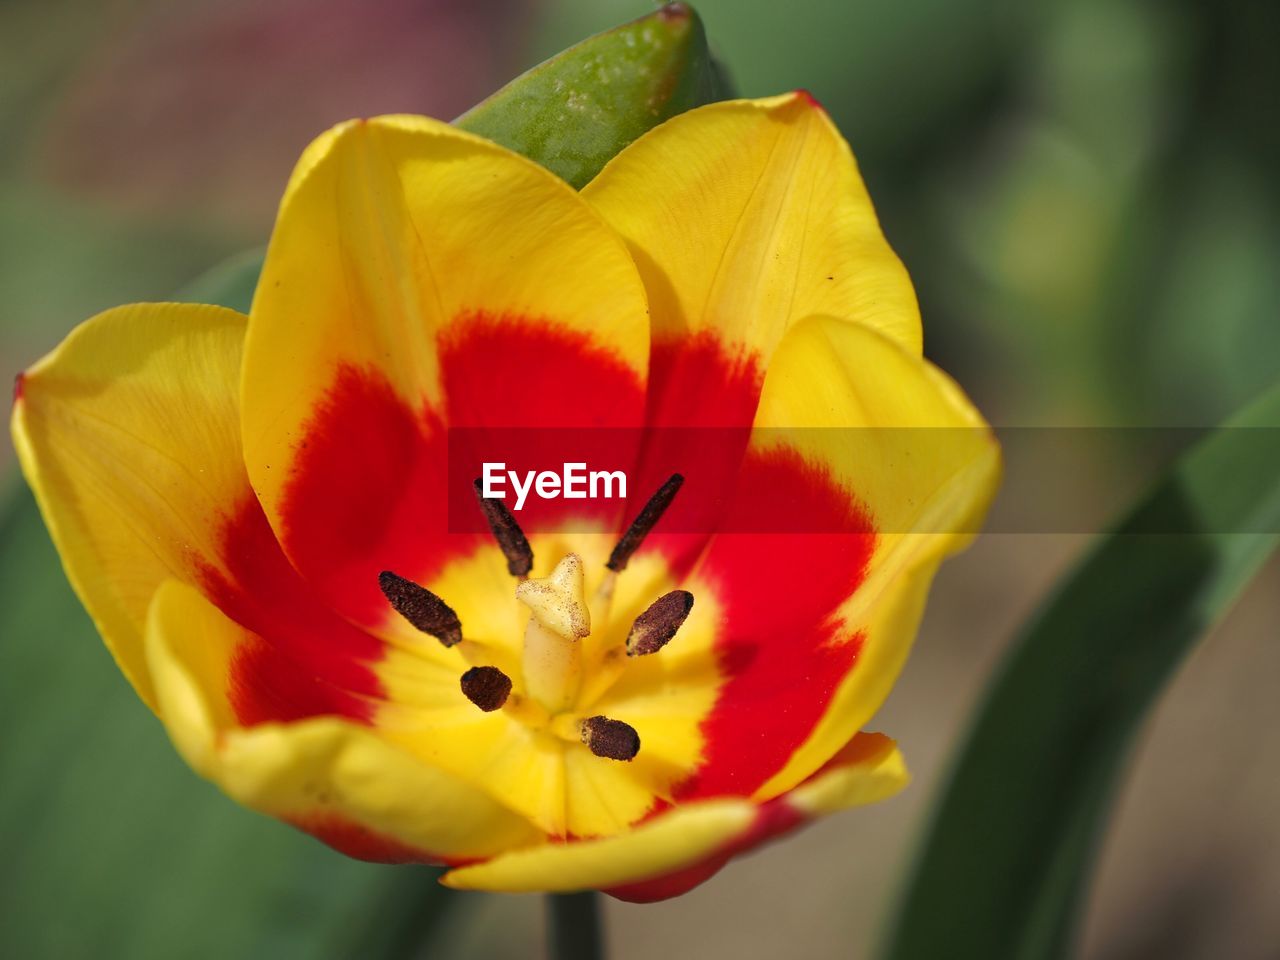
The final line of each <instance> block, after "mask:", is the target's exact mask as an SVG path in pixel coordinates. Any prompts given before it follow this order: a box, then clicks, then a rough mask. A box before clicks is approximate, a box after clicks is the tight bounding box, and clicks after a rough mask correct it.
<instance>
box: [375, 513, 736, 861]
mask: <svg viewBox="0 0 1280 960" xmlns="http://www.w3.org/2000/svg"><path fill="white" fill-rule="evenodd" d="M615 540H616V537H615V536H614V535H612V534H591V533H572V534H570V533H565V534H545V535H535V536H532V537H530V542H531V544H532V546H533V552H534V568H533V570H532V571H531V576H530V578H529V579H527V580H524V581H519V580H517V579H515V578H513V577H512V576H511V575H510V574H509V573H508V572H507V569H506V561H505V558H504V557H503V555H502V553H501V552H500V551H499V550H498V549H497V548H496V547H489V546H485V547H482V548H481V549H479V550H477V551H476V552H475V553H474V554H472V555H471V556H469V557H467V558H465V559H463V560H459V561H456V562H454V563H452V564H450V565H449V566H447V567H446V568H445V569H444V571H443V572H442V573H441V574H440V575H439V576H438V577H435V578H433V579H431V580H429V581H426V582H424V583H423V585H424V586H426V587H427V588H428V589H430V590H431V591H433V592H434V593H436V594H437V595H438V596H440V597H443V598H445V599H446V601H447V602H448V603H449V604H450V605H451V606H452V607H453V608H454V609H455V610H456V611H457V613H458V617H459V619H460V620H461V621H462V625H463V636H464V640H463V642H462V643H460V644H458V646H456V647H454V648H452V649H445V648H444V647H442V646H441V645H440V644H439V643H438V642H437V641H435V640H434V639H433V638H431V637H429V636H426V635H424V634H421V633H418V632H417V631H415V630H414V629H413V628H412V627H411V626H409V625H408V624H407V623H405V622H404V621H402V620H401V619H400V618H399V617H397V616H395V615H394V614H390V613H389V615H388V618H387V620H386V622H385V624H384V627H383V635H384V636H385V638H386V639H387V640H388V641H389V643H390V644H391V645H392V649H391V652H390V653H389V655H388V656H387V657H386V658H385V659H384V660H383V662H382V663H381V664H380V665H379V667H378V671H379V674H380V677H381V679H382V682H383V685H384V688H385V690H386V693H387V700H386V702H385V703H384V704H383V705H382V706H381V707H380V709H379V711H378V714H377V717H376V724H377V726H378V728H379V730H380V731H381V733H382V735H383V736H384V737H385V738H386V739H388V740H389V741H391V742H392V743H395V744H396V745H398V746H400V747H401V748H403V749H405V750H406V751H408V752H409V753H411V754H413V755H415V756H418V757H420V758H421V759H422V760H423V761H424V762H426V763H428V764H430V765H431V766H434V767H437V768H439V769H442V770H444V771H446V772H448V773H450V774H452V775H454V776H456V777H458V778H459V779H461V780H464V781H466V782H468V783H470V784H472V785H474V786H475V787H477V788H479V789H481V790H483V791H484V792H486V793H487V794H488V795H489V796H491V797H492V798H494V799H496V800H497V801H498V802H500V803H502V804H503V805H505V806H507V807H508V808H510V809H512V810H514V811H516V812H517V813H520V814H522V815H523V816H525V817H528V818H529V819H530V820H531V821H532V822H533V823H534V824H535V825H536V826H537V827H538V828H539V829H541V830H543V831H545V832H546V833H548V834H550V835H552V836H557V837H595V836H608V835H611V834H614V833H617V832H619V831H621V830H624V829H626V828H627V827H628V826H630V825H631V824H633V823H635V822H636V821H637V820H640V819H641V818H643V817H644V816H645V815H646V814H647V813H648V812H649V811H650V810H652V809H653V808H654V806H655V805H656V804H658V803H659V802H660V801H670V800H672V799H673V798H672V794H671V791H672V789H673V788H674V787H675V786H676V784H678V783H679V782H680V781H681V780H683V779H684V778H686V777H688V776H689V774H690V773H692V772H693V771H694V769H695V768H696V766H697V765H698V762H699V760H700V758H701V756H702V751H703V739H702V734H701V733H700V730H699V726H700V724H701V721H702V720H703V718H704V717H705V716H706V715H707V714H708V713H709V712H710V710H711V708H712V707H713V706H714V704H715V701H716V696H717V692H718V690H719V686H720V683H721V676H720V672H719V670H718V668H717V665H716V658H715V654H714V651H713V644H714V640H715V636H714V624H715V623H716V622H717V619H718V617H717V604H716V603H715V600H714V597H712V596H704V595H703V594H702V593H699V594H698V595H697V597H698V600H697V604H695V607H694V609H693V611H692V612H691V614H690V616H689V618H688V620H687V621H686V622H685V623H684V625H683V626H681V628H680V632H679V635H678V636H677V637H676V638H675V639H674V640H673V641H672V642H671V643H670V644H668V646H667V647H666V648H665V649H663V650H662V652H661V653H660V654H657V655H653V656H648V657H628V656H627V654H626V637H627V633H628V631H629V630H630V628H631V625H632V623H633V622H634V621H635V618H636V617H637V616H639V615H640V614H641V613H642V612H643V611H644V610H645V608H646V607H647V606H648V605H649V604H650V603H652V602H653V600H654V599H656V598H657V597H659V596H661V595H662V594H663V593H665V592H667V591H669V590H671V589H673V588H674V587H675V586H676V584H675V582H674V579H673V577H672V576H671V573H670V571H669V570H667V568H666V565H665V563H664V562H663V561H662V559H661V558H660V557H659V556H657V555H653V554H649V555H644V556H641V557H637V558H636V559H635V560H634V561H633V562H632V563H631V565H630V566H629V567H628V568H627V570H626V571H625V572H624V573H622V574H621V575H615V574H612V573H610V572H609V571H608V570H606V569H605V561H606V560H607V559H608V556H609V551H610V550H611V549H612V547H613V544H614V542H615ZM405 573H406V575H411V571H405ZM472 666H493V667H497V668H498V669H500V670H502V671H503V672H504V673H506V674H507V676H509V677H510V678H511V680H512V682H513V690H512V693H511V695H510V696H509V697H508V699H507V702H506V704H505V705H504V706H503V708H502V709H500V710H496V711H494V712H492V713H484V712H482V711H481V710H479V709H478V708H477V707H476V706H475V705H474V704H473V703H471V702H470V701H469V700H468V699H467V698H466V696H465V695H464V694H463V693H462V690H461V688H460V685H459V677H460V675H461V674H462V673H463V672H464V671H465V670H466V669H467V668H468V667H472ZM593 716H606V717H609V718H610V719H613V720H618V721H622V722H623V723H626V724H629V725H630V726H631V727H633V728H634V729H635V730H636V732H637V733H638V734H639V737H640V743H641V746H640V752H639V754H638V755H637V756H636V757H635V759H634V760H631V761H618V760H610V759H606V758H602V757H599V756H596V755H595V754H593V753H592V752H591V750H590V749H589V748H588V747H587V745H586V744H584V743H583V742H582V737H581V725H582V721H583V720H585V719H587V718H589V717H593Z"/></svg>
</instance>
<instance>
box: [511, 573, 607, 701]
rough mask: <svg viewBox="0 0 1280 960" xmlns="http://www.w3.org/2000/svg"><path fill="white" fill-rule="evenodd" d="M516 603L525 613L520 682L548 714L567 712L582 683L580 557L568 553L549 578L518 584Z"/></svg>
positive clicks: (586, 628) (584, 621)
mask: <svg viewBox="0 0 1280 960" xmlns="http://www.w3.org/2000/svg"><path fill="white" fill-rule="evenodd" d="M516 599H518V600H519V601H520V602H521V603H523V604H524V605H525V606H527V607H528V608H529V610H530V613H531V616H530V617H529V625H528V627H527V628H526V629H525V635H524V683H525V690H526V691H527V692H528V694H529V696H531V697H533V698H534V699H535V700H537V701H538V702H540V703H541V704H542V705H543V706H545V707H546V708H547V710H549V711H550V712H551V713H553V714H554V713H560V712H562V711H564V710H567V709H569V708H570V707H571V706H572V705H573V703H574V701H575V699H576V697H577V695H578V688H579V686H580V684H581V682H582V651H581V646H580V641H581V640H582V638H583V637H585V636H587V635H588V634H589V633H590V632H591V611H590V610H589V609H588V608H587V602H586V598H585V596H584V594H583V569H582V558H581V557H579V556H578V555H577V554H576V553H571V554H569V555H568V556H566V557H565V558H564V559H563V560H561V561H560V562H559V563H558V564H556V568H555V569H554V570H553V571H552V572H551V575H550V576H549V577H544V578H540V579H530V580H524V581H521V583H520V584H519V585H518V586H517V587H516Z"/></svg>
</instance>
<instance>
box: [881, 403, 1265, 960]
mask: <svg viewBox="0 0 1280 960" xmlns="http://www.w3.org/2000/svg"><path fill="white" fill-rule="evenodd" d="M1277 426H1280V388H1276V389H1273V390H1272V391H1271V392H1270V393H1268V394H1267V395H1266V396H1264V397H1263V398H1262V399H1261V400H1260V401H1258V402H1257V403H1255V404H1253V405H1252V406H1250V407H1248V408H1247V409H1246V410H1245V411H1243V412H1242V413H1241V414H1239V415H1237V416H1236V417H1235V418H1234V419H1233V420H1232V421H1229V422H1228V424H1227V425H1226V428H1225V429H1220V430H1218V431H1216V432H1214V433H1213V434H1211V435H1210V436H1209V437H1207V438H1206V439H1205V440H1203V441H1202V442H1200V443H1199V444H1198V445H1197V446H1196V447H1195V448H1194V449H1193V450H1192V451H1191V452H1190V453H1189V454H1188V455H1186V456H1185V457H1184V458H1183V459H1182V460H1181V461H1180V462H1179V464H1178V465H1177V466H1176V467H1175V468H1174V469H1173V471H1172V473H1171V474H1170V475H1169V476H1167V477H1166V478H1165V479H1164V480H1163V481H1162V482H1161V483H1160V484H1159V485H1158V486H1157V487H1156V488H1155V489H1154V491H1152V493H1151V494H1150V495H1149V496H1148V498H1147V499H1146V500H1145V501H1144V502H1143V503H1142V504H1141V505H1140V506H1139V507H1138V508H1137V509H1136V510H1135V511H1134V512H1133V513H1132V514H1131V515H1130V516H1129V517H1128V518H1127V519H1126V520H1125V521H1124V522H1123V523H1122V524H1121V525H1120V526H1119V528H1118V529H1117V530H1116V532H1115V533H1113V534H1111V535H1110V536H1108V537H1106V538H1105V539H1103V540H1102V541H1101V542H1100V543H1099V544H1098V545H1097V546H1096V547H1095V549H1094V550H1093V551H1092V553H1091V555H1090V556H1089V557H1088V558H1087V559H1086V560H1085V561H1084V562H1083V563H1082V564H1081V565H1080V567H1079V568H1078V569H1077V570H1076V571H1075V572H1074V573H1073V574H1072V575H1071V576H1070V577H1069V578H1068V579H1067V580H1066V582H1065V583H1064V585H1063V586H1062V587H1061V588H1060V589H1059V591H1058V593H1057V595H1056V596H1055V597H1054V598H1053V599H1052V600H1051V601H1050V602H1049V604H1048V605H1047V607H1046V608H1045V609H1044V610H1043V611H1042V613H1041V614H1040V615H1039V616H1038V617H1037V618H1036V619H1035V620H1034V621H1033V623H1032V624H1031V625H1030V627H1029V628H1028V629H1027V630H1026V632H1025V633H1024V635H1023V637H1022V638H1021V640H1020V642H1018V643H1017V644H1016V645H1015V648H1014V650H1013V652H1012V653H1011V655H1010V656H1009V658H1008V660H1007V661H1006V663H1005V665H1004V667H1003V669H1002V671H1001V673H1000V675H999V676H998V678H997V679H996V681H995V682H994V684H993V685H992V687H991V689H990V691H989V693H988V695H987V699H986V701H985V703H984V704H983V706H982V708H981V710H980V712H979V715H978V718H977V722H976V724H975V726H974V728H973V729H972V731H971V732H970V735H969V739H968V742H967V743H966V744H965V746H964V748H963V750H961V751H960V753H959V755H958V759H957V760H956V762H955V768H954V771H953V773H952V777H951V781H950V783H949V784H948V786H947V788H946V790H945V792H944V795H943V797H942V800H941V804H940V806H939V808H938V811H937V813H936V815H935V820H934V822H933V824H932V827H931V830H930V832H929V835H928V837H927V840H926V843H925V845H924V848H923V855H922V857H921V858H920V860H919V862H918V863H917V865H916V869H915V873H914V876H913V878H912V880H911V882H910V884H909V886H908V888H907V890H906V895H905V897H904V899H903V902H902V906H901V909H900V912H899V914H898V917H897V921H896V924H895V927H894V929H893V933H892V936H891V939H890V941H889V943H890V946H889V949H888V950H887V951H886V952H885V954H884V956H886V957H887V958H888V960H936V958H938V957H947V958H961V960H966V958H975V960H990V958H994V957H1000V958H1002V960H1047V958H1056V957H1062V956H1064V955H1065V954H1066V952H1067V950H1068V948H1069V947H1070V942H1071V939H1072V936H1073V933H1074V917H1075V914H1076V911H1077V908H1078V906H1079V903H1080V900H1081V895H1082V892H1083V890H1084V887H1085V882H1086V880H1087V875H1088V871H1089V868H1090V866H1091V863H1092V860H1093V856H1094V853H1095V848H1096V845H1097V840H1098V836H1099V832H1100V828H1101V827H1102V825H1103V823H1104V821H1105V818H1106V814H1107V811H1108V808H1109V805H1110V801H1111V798H1112V795H1113V793H1114V790H1115V785H1116V781H1117V775H1118V774H1119V773H1120V771H1121V768H1122V767H1123V765H1124V762H1125V760H1126V758H1127V756H1128V753H1129V749H1130V746H1131V744H1132V742H1133V739H1134V734H1135V732H1136V731H1137V729H1138V728H1139V726H1140V724H1141V721H1142V719H1143V717H1144V716H1145V714H1146V713H1147V711H1148V710H1149V709H1150V707H1151V705H1152V703H1153V702H1154V701H1155V699H1156V698H1157V696H1158V694H1159V693H1160V690H1161V688H1162V687H1163V686H1164V684H1165V682H1166V681H1167V680H1168V679H1169V677H1170V675H1171V674H1172V673H1173V671H1174V669H1175V668H1176V667H1177V665H1178V664H1179V662H1180V661H1181V659H1182V657H1183V656H1184V654H1186V652H1187V651H1188V650H1189V649H1190V648H1191V646H1192V645H1193V643H1194V642H1195V640H1196V638H1197V637H1199V636H1200V635H1201V634H1203V633H1204V631H1205V630H1206V629H1207V628H1208V627H1210V626H1211V625H1212V624H1213V623H1214V622H1215V621H1216V620H1217V619H1218V618H1219V617H1220V616H1222V614H1223V613H1224V611H1225V610H1226V609H1227V607H1228V606H1229V605H1230V604H1231V602H1232V600H1234V598H1235V597H1236V596H1237V595H1238V594H1239V593H1240V591H1241V590H1242V589H1243V588H1244V586H1245V585H1246V584H1247V583H1248V581H1249V579H1250V578H1251V577H1252V576H1253V574H1254V573H1255V572H1256V571H1257V570H1258V568H1259V567H1260V566H1261V565H1262V563H1263V562H1264V561H1265V560H1266V559H1267V557H1268V556H1269V554H1270V553H1271V552H1272V551H1273V550H1274V549H1275V547H1276V544H1277V541H1278V540H1280V537H1278V536H1277V531H1280V431H1277V430H1276V429H1275V428H1276V427H1277ZM1172 839H1173V838H1171V840H1172Z"/></svg>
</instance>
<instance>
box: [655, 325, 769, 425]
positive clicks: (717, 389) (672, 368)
mask: <svg viewBox="0 0 1280 960" xmlns="http://www.w3.org/2000/svg"><path fill="white" fill-rule="evenodd" d="M763 383H764V371H763V370H762V369H761V367H760V364H759V361H758V360H757V359H756V358H755V357H754V356H751V355H748V354H738V355H736V356H735V355H733V354H730V352H729V351H728V349H727V348H726V346H725V344H724V343H723V341H721V340H720V338H719V337H717V336H716V335H715V334H714V333H711V332H710V331H703V332H702V333H699V334H698V335H697V336H694V337H690V338H688V339H675V340H657V341H654V343H653V345H652V347H651V349H650V356H649V397H648V403H647V407H646V419H647V421H648V423H649V425H650V426H654V427H749V426H751V421H752V420H754V419H755V415H756V405H757V404H758V403H759V402H760V387H761V385H762V384H763Z"/></svg>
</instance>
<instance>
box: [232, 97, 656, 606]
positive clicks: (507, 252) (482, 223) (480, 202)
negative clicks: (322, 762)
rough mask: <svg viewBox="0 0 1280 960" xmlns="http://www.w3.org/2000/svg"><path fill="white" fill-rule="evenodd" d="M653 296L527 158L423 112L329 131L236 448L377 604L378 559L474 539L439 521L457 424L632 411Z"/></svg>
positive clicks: (280, 264) (288, 200)
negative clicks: (448, 435) (450, 436)
mask: <svg viewBox="0 0 1280 960" xmlns="http://www.w3.org/2000/svg"><path fill="white" fill-rule="evenodd" d="M646 310H647V308H646V302H645V297H644V289H643V285H642V284H641V282H640V279H639V276H638V274H637V272H636V269H635V266H634V264H633V263H632V262H631V259H630V257H629V256H628V254H627V250H626V247H625V245H624V244H623V243H622V241H621V240H620V239H619V238H618V237H617V236H616V235H615V234H613V233H612V231H610V230H609V229H608V228H607V227H606V226H605V225H604V224H603V223H602V222H601V221H600V219H599V217H598V216H597V215H596V214H595V213H594V212H593V211H592V210H591V209H590V208H589V207H588V206H587V205H586V204H585V203H584V202H583V201H582V199H581V198H580V197H579V196H578V195H577V194H576V193H575V192H574V191H573V190H572V189H570V188H569V187H568V186H567V185H566V184H564V183H563V182H562V181H560V180H558V179H557V178H556V177H554V176H553V175H552V174H550V173H549V172H547V171H546V170H545V169H543V168H541V167H539V166H537V165H536V164H534V163H532V162H530V161H528V160H525V159H523V158H521V157H519V156H517V155H515V154H513V153H511V152H509V151H507V150H505V149H503V148H502V147H499V146H497V145H496V144H493V143H490V142H489V141H486V140H482V139H480V138H478V137H474V136H471V135H469V134H466V133H463V132H461V131H459V130H456V129H454V128H453V127H451V126H449V125H448V124H443V123H439V122H436V121H434V120H429V119H426V118H422V117H407V116H397V117H381V118H377V119H373V120H369V121H353V122H350V123H346V124H343V125H341V126H339V127H336V128H334V129H333V130H331V131H330V132H328V133H327V134H325V135H323V136H322V137H320V138H319V139H318V140H317V141H316V142H315V143H313V144H312V145H311V146H310V147H309V148H308V150H307V151H306V153H305V154H304V156H303V158H302V160H301V161H300V163H299V165H298V167H297V170H296V171H295V173H294V176H293V179H292V180H291V182H290V184H289V187H288V189H287V191H286V193H285V197H284V200H283V202H282V205H281V209H280V214H279V219H278V221H277V223H276V227H275V231H274V233H273V235H272V239H271V244H270V248H269V250H268V254H267V260H266V265H265V267H264V270H263V275H262V280H261V282H260V284H259V286H258V289H257V294H256V296H255V299H254V303H253V309H252V312H251V320H250V324H249V333H248V337H247V341H246V348H245V375H244V390H243V396H244V414H243V423H244V444H245V462H246V464H247V466H248V470H249V475H250V477H251V479H252V480H253V484H254V488H255V490H257V491H258V493H259V496H260V497H261V499H262V502H263V506H264V508H265V510H266V512H267V515H268V518H269V520H270V522H271V525H272V528H273V529H274V530H275V531H276V533H277V534H278V536H279V537H280V540H281V542H282V544H283V545H284V548H285V551H286V553H287V554H288V555H289V556H290V558H291V559H292V560H293V561H294V563H295V564H296V565H297V566H298V568H299V569H300V570H301V571H302V572H303V573H304V575H306V576H307V577H308V578H309V579H311V580H312V581H313V582H316V583H318V584H319V585H320V586H321V588H322V589H323V590H325V592H326V593H327V594H328V595H329V596H330V597H331V598H332V600H333V602H334V603H335V605H336V606H337V607H338V608H339V609H340V610H342V611H343V612H344V613H345V614H346V615H347V616H349V617H351V618H352V619H355V620H358V621H359V622H361V623H362V624H365V625H371V626H377V625H378V623H379V622H380V621H381V620H382V619H383V614H384V613H385V607H386V604H385V602H383V601H382V599H381V597H380V595H379V593H378V591H377V589H376V584H375V583H374V581H373V579H372V578H373V577H376V575H377V573H378V571H379V570H380V569H394V570H396V571H397V572H398V573H401V574H402V575H404V576H407V577H411V578H414V579H417V580H419V581H421V580H423V579H424V578H429V577H431V576H434V575H435V574H436V573H437V572H438V571H439V569H440V567H441V565H442V564H443V562H444V561H445V560H446V559H448V557H449V556H456V555H458V554H459V553H460V552H461V553H464V554H465V553H470V552H471V551H472V550H474V549H475V540H474V538H472V539H470V540H467V539H466V538H465V537H454V538H453V539H452V540H450V538H449V536H448V535H447V528H448V526H449V525H448V518H447V510H446V503H445V501H446V495H445V474H446V471H445V470H444V468H443V465H444V464H445V463H446V462H447V460H448V458H449V452H448V449H447V443H446V441H445V427H446V426H454V427H458V426H495V425H500V426H508V427H525V426H538V427H553V426H573V427H585V426H623V425H625V426H635V425H637V424H638V422H639V420H640V418H641V416H642V410H643V384H644V379H645V373H646V370H647V364H648V351H649V341H648V337H649V333H648V319H647V313H646ZM588 400H589V401H590V402H588ZM465 495H467V494H465V493H464V496H465ZM457 541H466V543H465V544H464V547H465V549H464V548H463V547H458V548H457V549H455V547H456V542H457ZM446 555H448V556H446Z"/></svg>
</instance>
